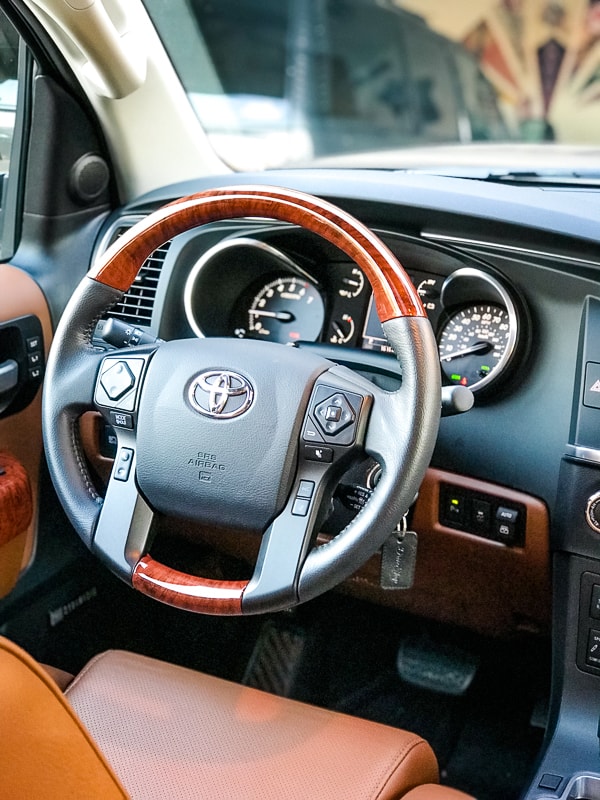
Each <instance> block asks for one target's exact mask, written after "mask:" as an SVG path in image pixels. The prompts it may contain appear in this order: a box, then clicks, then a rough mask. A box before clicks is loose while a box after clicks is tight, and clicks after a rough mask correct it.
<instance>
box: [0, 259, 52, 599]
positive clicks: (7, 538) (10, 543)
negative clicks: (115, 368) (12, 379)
mask: <svg viewBox="0 0 600 800" xmlns="http://www.w3.org/2000/svg"><path fill="white" fill-rule="evenodd" d="M29 316H33V317H34V318H37V319H38V320H39V322H40V324H41V330H42V341H40V342H39V345H40V350H41V352H42V353H43V360H45V356H46V354H47V352H48V348H49V346H50V342H51V339H52V327H51V323H50V314H49V311H48V306H47V303H46V300H45V298H44V295H43V294H42V292H41V290H40V288H39V287H38V285H37V284H36V283H35V281H33V280H32V279H31V278H30V277H29V276H28V275H27V274H26V273H25V272H23V271H22V270H19V269H17V268H15V267H12V266H10V265H8V264H0V328H1V327H2V326H3V325H6V324H7V323H10V322H11V321H13V320H21V319H22V318H23V317H29ZM8 327H9V328H11V327H12V326H11V325H8ZM26 332H27V331H26ZM8 348H10V351H9V349H8ZM34 352H39V351H37V350H34ZM28 356H29V353H28V351H27V341H24V342H23V343H22V344H19V343H18V342H17V341H16V339H15V338H12V339H11V340H10V341H9V340H8V339H5V340H4V341H3V340H2V339H0V369H1V368H2V364H5V363H6V362H7V361H8V360H9V359H12V360H14V361H16V362H17V364H18V377H19V382H20V384H21V387H20V390H19V391H20V392H21V393H22V394H21V396H22V397H24V401H23V402H26V401H27V399H28V397H27V395H28V394H31V391H32V390H31V380H32V377H31V374H30V373H29V370H30V368H31V367H30V366H29V359H28ZM38 364H40V367H41V369H42V370H43V364H42V363H41V362H40V360H39V359H38V360H35V362H34V365H38ZM34 376H35V369H34ZM36 382H37V384H38V388H37V391H35V395H34V397H33V399H32V400H31V401H30V402H28V403H27V405H26V406H25V408H22V409H21V410H18V411H15V412H14V413H11V408H18V406H19V405H20V401H19V398H18V397H17V398H15V401H13V402H11V403H10V404H9V406H8V407H7V409H6V411H5V412H4V415H2V416H0V468H3V469H4V474H0V519H1V520H2V523H1V524H0V597H4V596H5V595H6V594H8V593H9V592H10V591H11V589H12V588H13V587H14V585H15V583H16V581H17V579H18V577H19V574H20V573H21V572H22V571H23V570H24V569H25V568H26V567H27V566H28V565H29V563H30V562H31V559H32V557H33V554H34V552H35V541H36V531H37V522H38V509H39V472H40V464H41V458H42V426H41V394H42V393H41V388H39V385H40V380H36ZM28 384H29V386H28ZM23 393H24V394H23ZM28 500H29V503H30V508H29V509H28V506H27V504H28Z"/></svg>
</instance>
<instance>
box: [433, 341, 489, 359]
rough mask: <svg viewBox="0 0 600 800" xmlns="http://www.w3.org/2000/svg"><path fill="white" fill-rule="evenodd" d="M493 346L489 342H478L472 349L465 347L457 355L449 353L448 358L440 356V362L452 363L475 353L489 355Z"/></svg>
mask: <svg viewBox="0 0 600 800" xmlns="http://www.w3.org/2000/svg"><path fill="white" fill-rule="evenodd" d="M491 349H492V345H491V344H490V343H489V342H477V344H473V345H471V347H465V349H464V350H457V351H456V352H455V353H449V354H448V355H447V356H440V361H452V360H453V359H455V358H462V356H470V355H474V354H475V353H489V351H490V350H491Z"/></svg>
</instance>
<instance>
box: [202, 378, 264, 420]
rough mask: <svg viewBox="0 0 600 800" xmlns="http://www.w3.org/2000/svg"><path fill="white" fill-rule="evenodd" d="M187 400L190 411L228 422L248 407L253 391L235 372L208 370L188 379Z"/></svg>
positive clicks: (248, 383)
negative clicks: (227, 420) (192, 409)
mask: <svg viewBox="0 0 600 800" xmlns="http://www.w3.org/2000/svg"><path fill="white" fill-rule="evenodd" d="M188 398H189V401H190V403H191V405H192V408H194V409H195V410H196V411H199V412H200V414H203V415H204V416H205V417H213V418H215V419H232V418H233V417H239V416H240V415H241V414H243V413H244V412H246V411H247V410H248V409H249V408H250V406H251V405H252V401H253V400H254V389H253V388H252V385H251V384H250V382H249V381H248V380H246V378H244V376H243V375H240V374H239V373H238V372H229V371H228V370H224V369H222V370H210V371H208V372H201V373H200V374H199V375H197V376H196V377H195V378H194V379H193V380H192V382H191V384H190V389H189V392H188Z"/></svg>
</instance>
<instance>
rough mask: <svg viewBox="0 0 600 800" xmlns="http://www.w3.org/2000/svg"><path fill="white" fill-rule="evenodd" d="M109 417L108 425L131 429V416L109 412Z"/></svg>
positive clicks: (118, 412)
mask: <svg viewBox="0 0 600 800" xmlns="http://www.w3.org/2000/svg"><path fill="white" fill-rule="evenodd" d="M109 417H110V424H111V425H113V426H114V427H115V428H130V429H131V428H133V417H132V416H131V414H122V413H121V412H120V411H111V412H110V414H109Z"/></svg>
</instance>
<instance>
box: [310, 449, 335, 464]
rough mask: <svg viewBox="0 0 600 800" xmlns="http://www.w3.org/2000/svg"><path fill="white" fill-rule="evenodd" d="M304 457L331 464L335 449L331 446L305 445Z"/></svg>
mask: <svg viewBox="0 0 600 800" xmlns="http://www.w3.org/2000/svg"><path fill="white" fill-rule="evenodd" d="M304 458H306V459H308V461H321V462H322V463H323V464H331V462H332V461H333V450H332V449H331V447H319V446H317V445H312V444H305V445H304Z"/></svg>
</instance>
